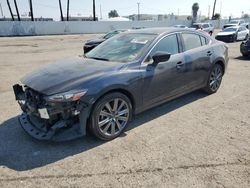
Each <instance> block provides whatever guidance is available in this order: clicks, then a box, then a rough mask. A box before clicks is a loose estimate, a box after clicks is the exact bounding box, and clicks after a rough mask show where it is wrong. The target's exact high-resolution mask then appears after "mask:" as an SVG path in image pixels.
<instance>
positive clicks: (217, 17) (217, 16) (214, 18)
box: [213, 13, 221, 20]
mask: <svg viewBox="0 0 250 188" xmlns="http://www.w3.org/2000/svg"><path fill="white" fill-rule="evenodd" d="M220 17H221V16H220V14H219V13H216V14H214V17H213V20H219V19H220Z"/></svg>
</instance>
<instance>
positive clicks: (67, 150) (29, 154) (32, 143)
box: [0, 91, 207, 171]
mask: <svg viewBox="0 0 250 188" xmlns="http://www.w3.org/2000/svg"><path fill="white" fill-rule="evenodd" d="M206 96H207V95H206V94H204V93H203V92H200V91H196V92H193V93H191V94H188V95H185V96H183V97H180V98H178V99H176V100H173V101H171V102H168V103H166V104H163V105H160V106H158V107H156V108H153V109H151V110H148V111H146V112H143V113H141V114H139V115H138V116H136V117H135V118H134V120H133V121H132V122H131V123H130V125H129V126H128V128H127V130H131V129H134V128H136V127H138V126H140V125H142V124H143V123H145V122H147V121H151V120H153V119H155V118H157V117H159V116H161V115H164V114H167V113H169V112H171V111H174V110H176V109H178V108H180V107H182V106H184V105H186V104H189V103H191V102H193V101H196V100H198V99H200V98H203V97H206ZM122 136H126V134H123V135H122ZM111 142H112V141H111ZM101 144H105V142H103V141H100V140H97V139H95V138H93V137H91V136H86V137H83V138H80V139H77V140H73V141H68V142H61V143H56V142H41V141H37V140H34V139H32V138H31V137H30V136H28V135H27V134H26V133H25V132H24V131H23V130H22V128H21V126H20V125H19V122H18V118H17V116H16V117H13V118H11V119H9V120H7V121H5V122H3V123H2V124H1V125H0V166H4V167H7V168H10V169H13V170H17V171H26V170H30V169H34V168H38V167H42V166H45V165H48V164H51V163H54V162H56V161H59V160H62V159H64V158H66V157H69V156H72V155H76V154H79V153H82V152H85V151H87V150H89V149H92V148H95V147H96V146H99V145H101Z"/></svg>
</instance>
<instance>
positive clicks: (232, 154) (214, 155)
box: [0, 34, 250, 188]
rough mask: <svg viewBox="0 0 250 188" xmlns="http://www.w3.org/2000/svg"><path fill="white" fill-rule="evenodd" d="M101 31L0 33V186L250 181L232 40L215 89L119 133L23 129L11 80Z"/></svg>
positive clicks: (248, 127)
mask: <svg viewBox="0 0 250 188" xmlns="http://www.w3.org/2000/svg"><path fill="white" fill-rule="evenodd" d="M96 36H98V35H90V34H89V35H67V36H40V37H13V38H4V37H2V38H0V80H1V82H0V83H1V84H0V104H1V105H0V187H3V188H5V187H32V188H34V187H199V188H200V187H206V188H213V187H216V188H220V187H222V188H224V187H230V188H231V187H235V188H241V187H244V188H248V187H250V59H244V58H242V57H241V54H240V52H239V46H240V43H241V42H236V43H229V44H228V46H229V55H230V62H229V66H228V69H227V72H226V75H225V76H224V78H223V83H222V85H221V88H220V90H219V91H218V92H217V93H216V94H214V95H206V94H204V93H203V92H201V91H196V92H193V93H191V94H188V95H185V96H183V97H180V98H178V99H176V100H173V101H171V102H168V103H166V104H164V105H161V106H159V107H156V108H153V109H151V110H148V111H146V112H144V113H142V114H140V115H138V116H136V117H135V119H134V121H133V122H131V124H130V125H129V127H128V128H127V130H126V132H125V133H124V134H123V135H122V136H121V137H119V138H117V139H115V140H113V141H110V142H102V141H99V140H97V139H95V138H93V137H91V136H86V137H84V138H81V139H78V140H74V141H70V142H63V143H51V142H40V141H36V140H34V139H32V138H31V137H29V136H28V135H26V134H25V132H24V131H23V130H22V129H21V127H20V125H19V123H18V120H17V116H18V114H20V112H21V111H20V109H19V107H18V105H17V103H16V102H15V99H14V95H13V92H12V85H13V84H15V83H17V82H18V80H19V79H20V78H21V77H22V76H24V75H25V74H27V73H28V72H30V71H32V70H35V69H37V68H39V67H42V66H44V65H46V64H49V63H53V62H54V61H57V60H60V59H65V58H71V57H73V56H78V55H81V54H82V45H83V42H84V41H85V40H87V39H90V38H95V37H96Z"/></svg>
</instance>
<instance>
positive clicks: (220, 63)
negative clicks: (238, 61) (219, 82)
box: [215, 60, 226, 75]
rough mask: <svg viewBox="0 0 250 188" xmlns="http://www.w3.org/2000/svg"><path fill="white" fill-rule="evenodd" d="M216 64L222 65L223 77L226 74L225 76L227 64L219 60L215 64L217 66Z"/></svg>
mask: <svg viewBox="0 0 250 188" xmlns="http://www.w3.org/2000/svg"><path fill="white" fill-rule="evenodd" d="M216 64H218V65H220V66H221V67H222V70H223V75H224V74H225V69H226V67H225V63H224V62H223V61H222V60H217V61H216V62H215V65H216Z"/></svg>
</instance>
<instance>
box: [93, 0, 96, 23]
mask: <svg viewBox="0 0 250 188" xmlns="http://www.w3.org/2000/svg"><path fill="white" fill-rule="evenodd" d="M93 20H94V21H96V17H95V0H93Z"/></svg>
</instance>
